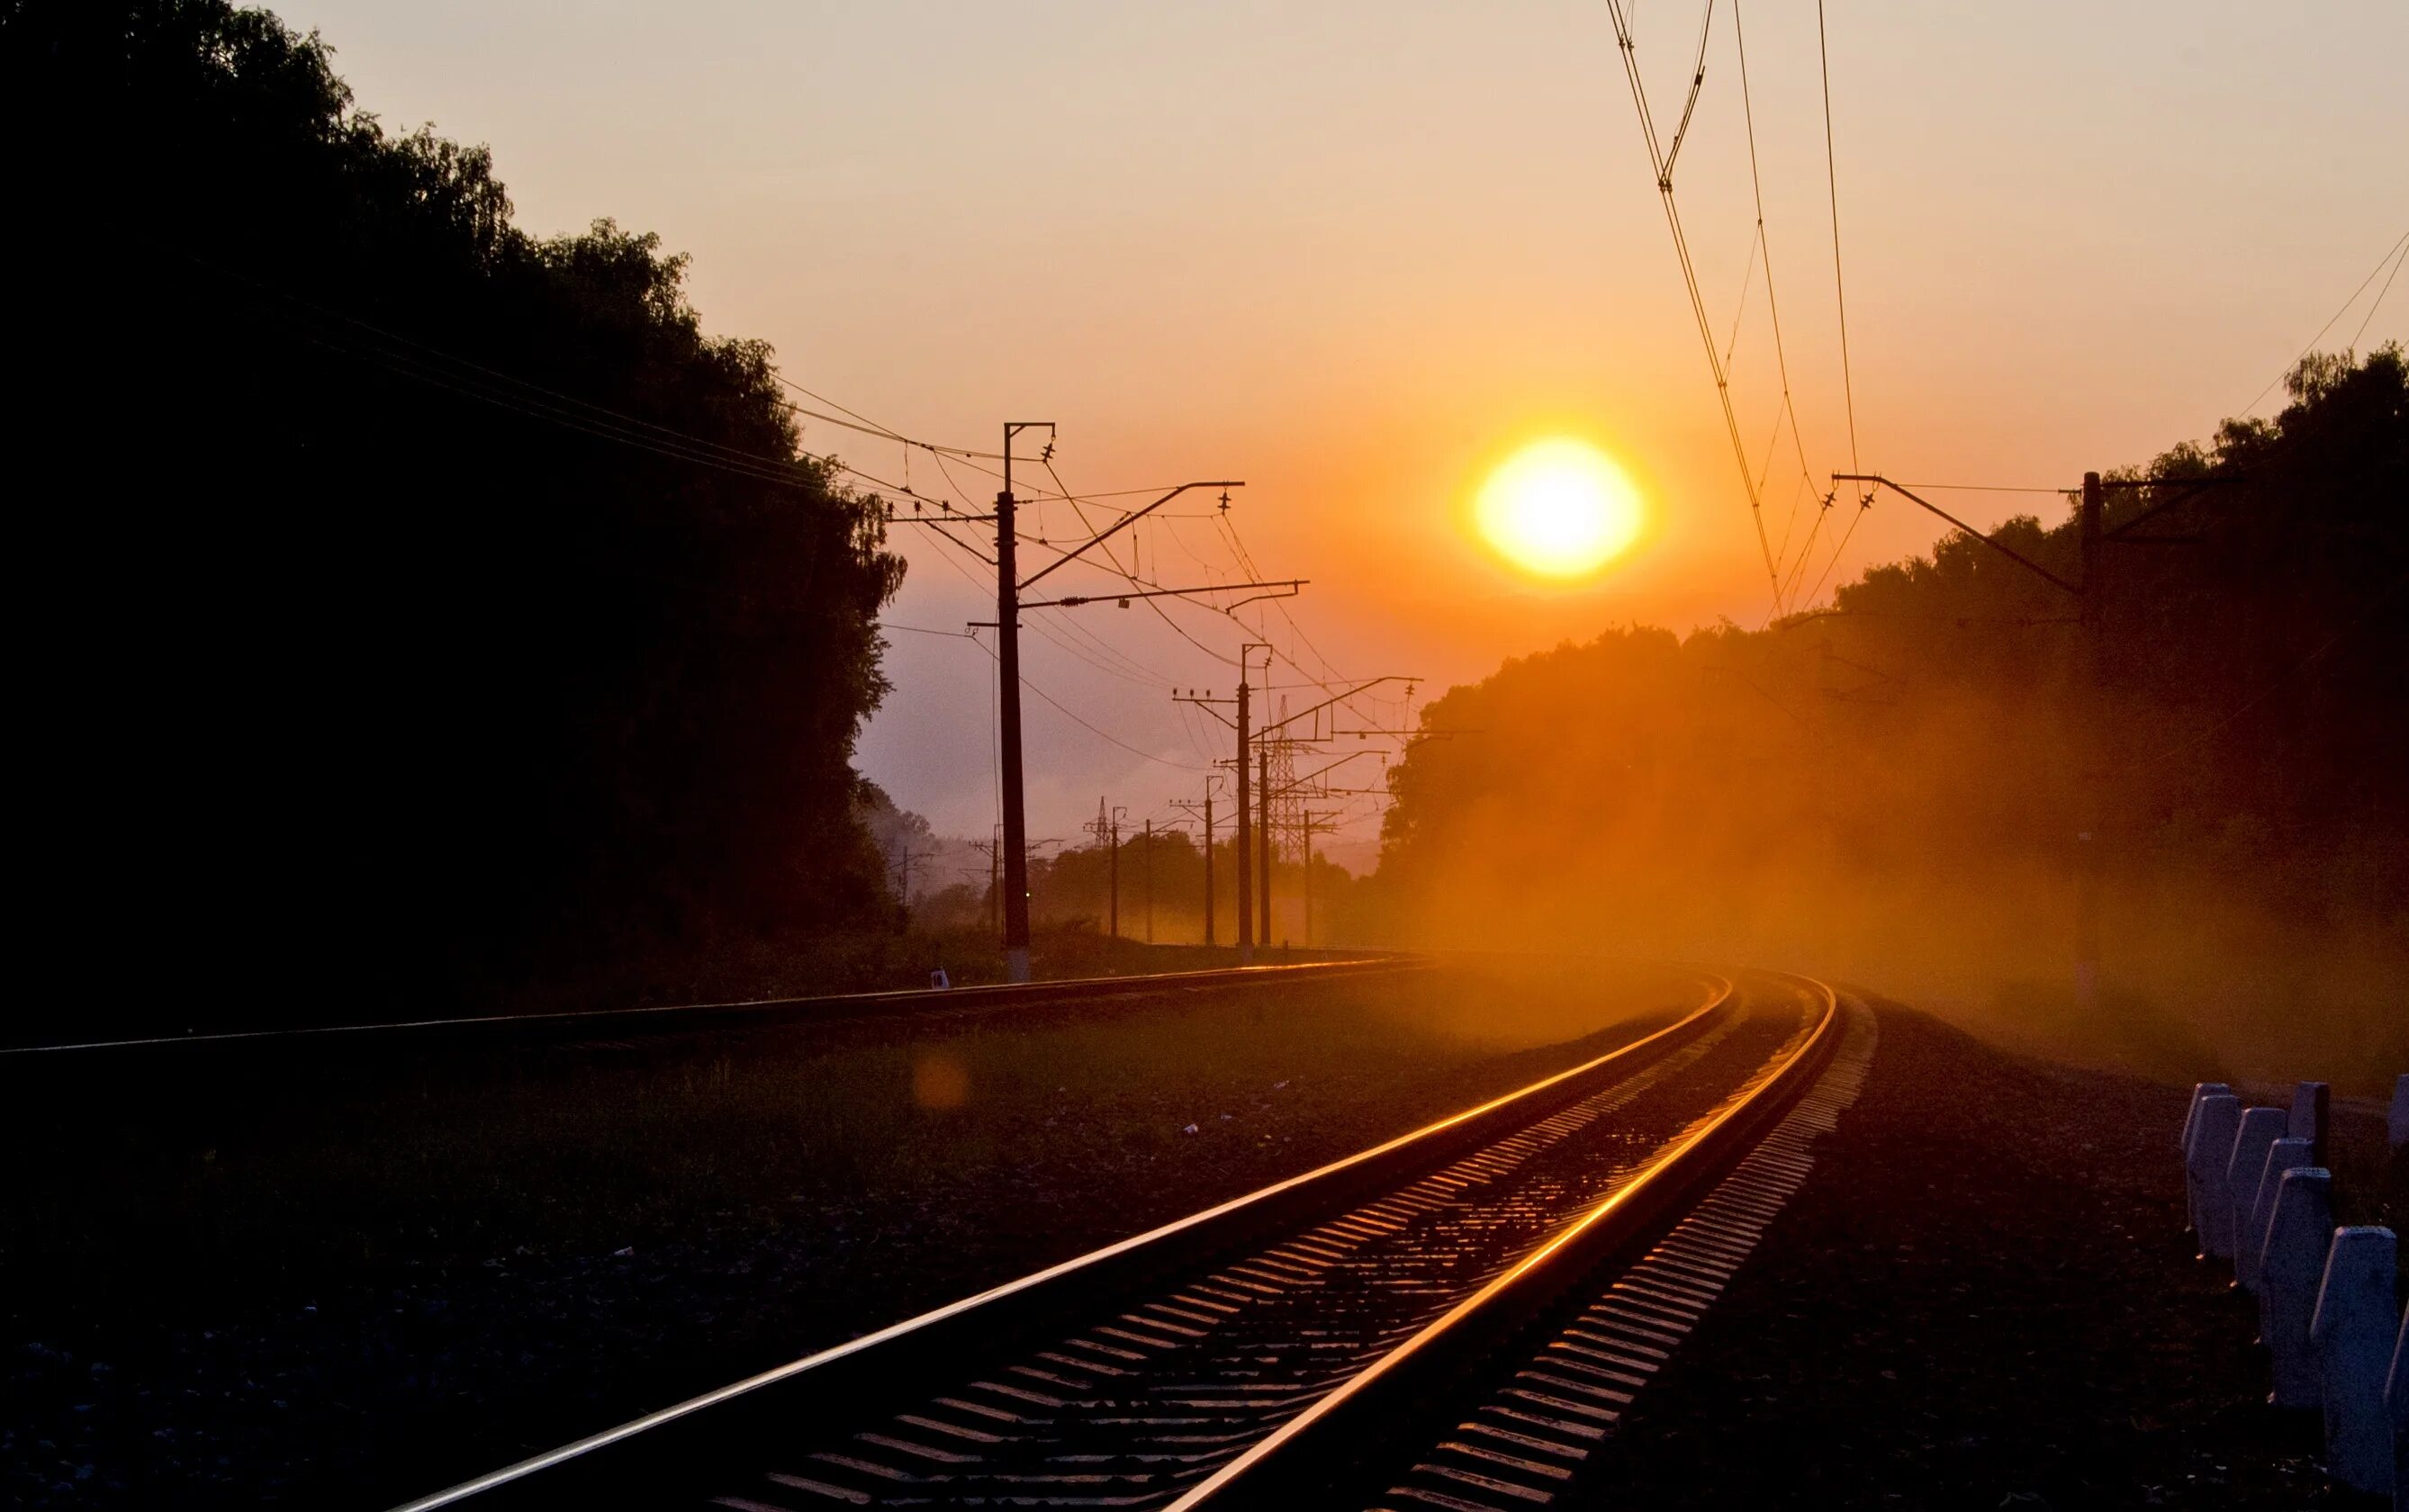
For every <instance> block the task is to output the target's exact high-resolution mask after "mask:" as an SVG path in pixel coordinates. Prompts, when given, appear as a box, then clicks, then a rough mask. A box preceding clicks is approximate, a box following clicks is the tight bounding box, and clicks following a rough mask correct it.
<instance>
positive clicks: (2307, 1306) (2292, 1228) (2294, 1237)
mask: <svg viewBox="0 0 2409 1512" xmlns="http://www.w3.org/2000/svg"><path fill="white" fill-rule="evenodd" d="M2332 1234H2333V1175H2332V1174H2331V1173H2330V1172H2329V1171H2327V1170H2326V1169H2325V1168H2324V1167H2323V1166H2315V1165H2309V1166H2301V1167H2300V1168H2299V1169H2297V1170H2292V1171H2286V1172H2285V1173H2284V1180H2283V1183H2282V1185H2280V1186H2278V1187H2277V1188H2275V1218H2274V1221H2273V1222H2272V1223H2270V1224H2269V1225H2268V1226H2267V1249H2266V1253H2265V1254H2264V1255H2262V1256H2260V1258H2259V1260H2258V1338H2259V1341H2260V1342H2261V1343H2263V1344H2265V1345H2266V1346H2267V1353H2268V1355H2269V1357H2270V1362H2271V1363H2272V1365H2273V1366H2274V1374H2275V1390H2272V1391H2271V1392H2269V1393H2268V1395H2267V1400H2268V1401H2269V1402H2271V1403H2272V1404H2275V1405H2276V1406H2279V1407H2314V1406H2315V1405H2316V1404H2317V1357H2316V1354H2315V1351H2314V1350H2313V1349H2311V1348H2310V1346H2309V1320H2310V1318H2312V1317H2314V1316H2315V1311H2316V1305H2317V1283H2318V1282H2319V1281H2320V1280H2322V1279H2324V1272H2325V1262H2326V1246H2327V1244H2328V1242H2329V1241H2330V1238H2331V1237H2332Z"/></svg>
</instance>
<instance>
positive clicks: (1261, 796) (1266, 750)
mask: <svg viewBox="0 0 2409 1512" xmlns="http://www.w3.org/2000/svg"><path fill="white" fill-rule="evenodd" d="M1264 649H1265V650H1269V649H1270V648H1269V647H1268V646H1266V647H1265V648H1264ZM1241 659H1243V658H1241ZM1264 665H1265V666H1266V668H1268V667H1269V665H1270V664H1269V662H1268V661H1266V662H1265V664H1264ZM1420 682H1421V679H1420V678H1419V677H1407V676H1404V675H1402V674H1399V673H1393V672H1392V673H1390V674H1389V675H1387V676H1385V677H1372V678H1366V679H1364V680H1363V682H1360V683H1358V684H1355V685H1354V686H1352V687H1349V688H1346V689H1343V690H1341V691H1340V692H1337V693H1334V694H1332V695H1331V696H1330V697H1329V698H1324V699H1322V700H1321V701H1320V703H1316V704H1309V705H1307V706H1306V707H1305V708H1303V709H1300V710H1298V711H1297V712H1296V713H1292V714H1282V715H1281V716H1280V717H1279V718H1278V719H1276V720H1274V721H1272V722H1271V723H1270V724H1268V725H1265V726H1263V727H1262V728H1261V729H1259V730H1257V731H1255V735H1254V741H1255V765H1256V769H1257V773H1256V774H1257V777H1258V778H1259V781H1258V783H1257V797H1256V806H1257V808H1258V810H1259V813H1258V814H1257V823H1258V828H1261V829H1262V852H1261V853H1260V863H1261V872H1262V886H1261V889H1260V890H1261V897H1262V903H1261V905H1260V907H1261V912H1262V939H1263V943H1265V944H1269V943H1271V938H1272V854H1271V853H1272V807H1271V806H1272V799H1274V798H1275V797H1277V796H1279V795H1278V793H1277V792H1276V791H1275V789H1274V787H1273V785H1272V779H1271V762H1272V756H1271V744H1272V742H1273V741H1274V739H1275V738H1276V737H1277V739H1278V740H1279V742H1280V743H1281V755H1282V757H1283V760H1285V758H1286V756H1288V754H1289V746H1290V742H1289V739H1288V737H1286V736H1278V735H1277V732H1278V731H1280V730H1283V729H1286V728H1287V727H1289V726H1291V725H1293V724H1295V723H1296V722H1297V721H1298V720H1300V719H1308V718H1311V717H1312V716H1314V715H1316V714H1318V713H1321V711H1323V710H1324V709H1329V708H1333V707H1334V706H1336V705H1338V704H1342V703H1345V702H1346V701H1347V700H1348V699H1349V698H1354V697H1356V696H1357V695H1359V694H1362V693H1364V692H1367V691H1369V690H1370V689H1372V688H1376V687H1378V686H1379V685H1380V684H1383V683H1403V684H1406V697H1407V698H1411V697H1412V696H1413V689H1414V686H1415V684H1418V683H1420ZM1242 691H1243V690H1242ZM1320 738H1321V737H1320V736H1318V735H1317V736H1312V737H1308V739H1310V740H1320ZM1246 757H1247V736H1246V731H1245V730H1244V729H1243V728H1241V730H1240V731H1239V735H1238V824H1239V826H1240V828H1239V834H1240V836H1241V840H1240V842H1239V849H1240V854H1241V856H1242V857H1243V856H1244V854H1245V841H1244V838H1243V837H1244V836H1245V833H1246V830H1245V825H1246V822H1247V759H1246ZM1246 874H1247V873H1246V864H1245V862H1244V861H1243V860H1241V861H1240V863H1239V870H1238V875H1239V878H1240V879H1241V882H1242V883H1243V880H1244V878H1245V877H1246ZM1246 910H1247V903H1246V896H1245V894H1244V893H1243V892H1242V893H1241V894H1240V895H1239V899H1238V916H1239V920H1240V925H1239V927H1240V928H1241V929H1244V928H1245V919H1246Z"/></svg>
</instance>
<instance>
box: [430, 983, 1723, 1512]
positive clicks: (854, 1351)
mask: <svg viewBox="0 0 2409 1512" xmlns="http://www.w3.org/2000/svg"><path fill="white" fill-rule="evenodd" d="M1704 985H1705V986H1707V987H1708V989H1709V991H1708V994H1707V998H1706V1001H1704V1002H1703V1003H1701V1004H1700V1005H1699V1006H1698V1007H1696V1008H1695V1009H1693V1010H1692V1011H1691V1012H1689V1013H1688V1014H1686V1015H1683V1016H1682V1017H1681V1018H1680V1019H1678V1020H1676V1021H1675V1022H1674V1023H1672V1024H1669V1025H1667V1026H1666V1027H1665V1028H1663V1029H1661V1030H1656V1031H1655V1032H1654V1033H1652V1034H1649V1035H1647V1036H1645V1037H1643V1038H1641V1039H1638V1040H1636V1041H1634V1042H1633V1043H1631V1044H1626V1045H1623V1046H1622V1047H1621V1048H1619V1049H1616V1050H1612V1051H1609V1052H1608V1053H1606V1054H1604V1055H1601V1056H1597V1057H1595V1058H1592V1059H1589V1060H1586V1061H1583V1062H1582V1063H1580V1065H1577V1066H1573V1067H1570V1068H1568V1069H1566V1070H1564V1071H1561V1072H1557V1073H1553V1074H1551V1075H1549V1076H1546V1077H1543V1078H1541V1079H1539V1080H1538V1081H1536V1082H1533V1083H1531V1084H1529V1085H1527V1086H1524V1087H1520V1088H1517V1089H1516V1090H1514V1091H1511V1092H1507V1093H1505V1094H1503V1095H1502V1096H1499V1097H1496V1098H1493V1099H1491V1100H1490V1101H1488V1102H1483V1103H1480V1104H1479V1105H1478V1106H1476V1107H1472V1108H1468V1109H1465V1110H1464V1111H1463V1112H1461V1113H1457V1114H1453V1115H1450V1116H1448V1117H1445V1118H1441V1119H1438V1120H1437V1121H1435V1122H1434V1123H1431V1124H1427V1125H1425V1126H1423V1127H1422V1128H1421V1129H1417V1130H1413V1131H1411V1132H1410V1133H1406V1134H1401V1135H1399V1136H1397V1137H1396V1138H1394V1139H1392V1140H1389V1141H1387V1142H1385V1143H1383V1144H1380V1145H1375V1146H1373V1147H1372V1148H1370V1149H1367V1150H1363V1151H1360V1152H1358V1153H1356V1154H1353V1155H1349V1156H1346V1157H1344V1158H1342V1159H1337V1160H1334V1161H1331V1162H1329V1163H1328V1164H1325V1165H1322V1166H1320V1167H1317V1168H1315V1169H1314V1170H1311V1171H1308V1172H1305V1173H1304V1174H1300V1175H1295V1176H1291V1177H1288V1178H1287V1179H1285V1180H1282V1181H1278V1182H1275V1183H1273V1184H1272V1185H1270V1186H1268V1187H1263V1188H1259V1189H1257V1190H1255V1191H1252V1192H1248V1193H1247V1194H1246V1195H1244V1196H1240V1197H1235V1198H1233V1199H1231V1200H1229V1201H1228V1202H1222V1203H1219V1204H1218V1205H1216V1206H1214V1207H1210V1208H1207V1209H1205V1210H1204V1211H1202V1212H1199V1213H1194V1214H1191V1215H1190V1216H1188V1217H1183V1218H1178V1219H1176V1220H1174V1221H1172V1222H1170V1223H1166V1224H1163V1225H1161V1227H1159V1228H1155V1229H1151V1230H1148V1231H1146V1232H1143V1233H1139V1234H1135V1235H1132V1237H1130V1238H1127V1239H1123V1240H1120V1241H1118V1242H1117V1243H1115V1244H1112V1245H1107V1246H1104V1247H1103V1248H1100V1249H1096V1250H1091V1251H1089V1253H1087V1254H1084V1255H1080V1256H1078V1257H1076V1258H1075V1259H1072V1260H1064V1261H1061V1262H1060V1263H1059V1264H1056V1265H1052V1266H1049V1267H1047V1268H1046V1269H1044V1270H1042V1271H1038V1272H1035V1273H1033V1274H1029V1275H1024V1276H1021V1277H1019V1278H1017V1279H1016V1280H1012V1281H1008V1282H1005V1283H1003V1284H1002V1285H1000V1286H997V1287H993V1288H990V1289H988V1290H986V1291H982V1292H979V1293H977V1294H975V1295H974V1296H970V1297H965V1298H963V1299H961V1300H959V1301H958V1302H954V1303H948V1304H946V1305H945V1306H943V1307H939V1308H935V1309H933V1310H931V1311H930V1312H926V1313H922V1314H920V1315H919V1316H917V1317H916V1318H906V1319H904V1320H902V1322H898V1323H894V1324H891V1325H889V1326H887V1327H886V1328H883V1329H879V1330H877V1331H876V1332H871V1333H866V1334H864V1335H862V1336H861V1337H859V1338H857V1339H854V1340H851V1341H849V1342H847V1343H845V1344H842V1345H838V1346H833V1347H831V1348H828V1349H823V1350H821V1351H819V1352H817V1353H815V1354H812V1355H809V1356H806V1357H804V1358H802V1359H801V1360H797V1361H790V1362H789V1363H787V1364H785V1365H780V1366H777V1367H774V1368H773V1369H771V1370H767V1371H764V1372H762V1373H760V1374H758V1375H752V1376H748V1377H746V1378H745V1379H743V1380H741V1381H737V1382H734V1383H732V1384H730V1385H728V1386H724V1387H721V1388H719V1389H717V1390H712V1391H707V1392H704V1393H703V1394H701V1395H700V1396H696V1397H692V1398H689V1399H688V1400H686V1401H684V1402H680V1403H678V1404H674V1405H671V1406H669V1407H664V1408H662V1409H660V1410H659V1411H656V1412H652V1413H647V1414H645V1415H644V1416H642V1417H640V1418H633V1419H631V1420H629V1421H627V1422H624V1423H621V1424H619V1425H617V1426H616V1427H613V1428H609V1429H605V1430H603V1431H602V1432H600V1433H593V1434H590V1435H588V1436H586V1437H584V1438H582V1439H578V1440H576V1441H575V1442H573V1443H570V1444H566V1445H563V1446H561V1447H558V1448H555V1449H551V1450H548V1451H546V1452H544V1453H541V1454H538V1455H534V1456H532V1457H530V1458H528V1459H526V1460H522V1461H520V1462H517V1463H515V1464H512V1465H508V1466H505V1467H503V1468H502V1469H499V1470H496V1471H492V1472H490V1473H488V1474H485V1475H482V1476H475V1477H473V1478H471V1479H469V1480H467V1481H463V1482H461V1483H460V1484H458V1485H455V1486H452V1487H449V1488H447V1489H445V1490H440V1491H436V1492H433V1493H432V1494H430V1495H426V1496H423V1497H420V1498H418V1499H416V1500H414V1501H411V1502H406V1503H403V1504H401V1505H399V1506H397V1507H396V1508H394V1509H393V1512H436V1509H438V1508H444V1507H452V1506H457V1505H461V1504H463V1503H467V1502H469V1501H471V1500H472V1499H474V1500H476V1503H477V1505H478V1506H479V1507H481V1508H483V1507H488V1506H491V1507H498V1508H501V1507H550V1506H555V1505H617V1504H618V1503H619V1502H621V1501H625V1500H627V1499H628V1493H629V1492H630V1490H632V1489H633V1488H634V1487H636V1486H640V1485H643V1484H644V1483H645V1482H646V1480H647V1479H648V1477H651V1476H657V1475H658V1474H659V1473H660V1461H661V1460H662V1459H664V1458H666V1457H668V1456H672V1455H674V1456H676V1457H677V1460H678V1462H679V1463H681V1464H682V1463H684V1462H685V1461H687V1460H689V1459H692V1458H698V1457H700V1456H702V1455H704V1454H705V1453H707V1452H709V1451H711V1450H712V1449H714V1448H725V1447H727V1445H728V1443H729V1442H730V1441H731V1439H741V1438H742V1437H743V1434H742V1433H740V1432H739V1430H740V1429H741V1428H742V1427H743V1426H746V1425H747V1424H757V1422H758V1420H759V1419H760V1418H763V1417H764V1416H766V1415H769V1414H770V1413H772V1412H773V1411H774V1412H775V1414H776V1417H775V1421H777V1422H778V1423H781V1424H785V1425H787V1427H788V1430H789V1431H791V1425H792V1424H793V1423H795V1422H797V1421H808V1420H811V1418H812V1417H813V1415H814V1413H815V1409H820V1410H842V1411H844V1413H845V1414H846V1415H847V1416H853V1415H858V1414H860V1413H862V1412H863V1411H864V1410H865V1404H866V1403H869V1402H873V1401H876V1400H879V1399H887V1398H892V1399H897V1400H908V1399H909V1398H910V1397H911V1396H912V1394H913V1393H915V1392H916V1391H917V1390H920V1389H922V1388H923V1387H925V1384H926V1376H927V1375H928V1373H929V1372H930V1370H931V1369H933V1368H938V1367H940V1366H943V1367H946V1368H953V1367H957V1366H958V1364H959V1360H960V1358H961V1357H962V1356H963V1355H964V1354H966V1353H970V1352H973V1351H975V1353H976V1354H978V1355H983V1356H984V1355H992V1354H994V1353H996V1352H998V1351H999V1350H1000V1349H1004V1348H1008V1347H1010V1346H1011V1344H1012V1343H1013V1342H1014V1341H1015V1340H1016V1339H1017V1338H1020V1337H1024V1336H1027V1337H1034V1336H1038V1335H1040V1334H1043V1333H1046V1332H1049V1331H1051V1330H1054V1329H1057V1328H1059V1327H1060V1321H1061V1319H1062V1318H1063V1317H1064V1316H1065V1314H1066V1313H1072V1312H1078V1311H1082V1310H1088V1309H1092V1308H1094V1307H1096V1306H1098V1305H1100V1303H1101V1302H1102V1300H1103V1299H1107V1298H1111V1297H1116V1296H1124V1295H1130V1294H1133V1293H1134V1292H1136V1291H1138V1290H1139V1289H1142V1288H1144V1287H1145V1286H1146V1285H1147V1284H1148V1283H1149V1282H1151V1281H1152V1280H1153V1279H1155V1278H1156V1277H1157V1276H1159V1275H1160V1274H1161V1273H1162V1272H1164V1271H1166V1270H1169V1269H1173V1268H1193V1267H1194V1266H1195V1265H1196V1264H1197V1263H1199V1262H1200V1260H1204V1259H1205V1258H1208V1257H1210V1256H1213V1255H1217V1254H1226V1253H1229V1252H1231V1251H1233V1250H1235V1249H1238V1248H1241V1247H1243V1246H1246V1245H1248V1244H1249V1243H1253V1242H1257V1241H1258V1240H1259V1239H1260V1238H1261V1236H1262V1234H1263V1233H1265V1232H1268V1231H1278V1230H1281V1229H1283V1228H1291V1227H1294V1226H1296V1225H1298V1224H1299V1223H1301V1222H1304V1221H1305V1220H1306V1219H1307V1218H1308V1217H1317V1216H1320V1215H1325V1214H1327V1213H1329V1212H1334V1211H1338V1210H1341V1209H1343V1208H1344V1207H1346V1206H1347V1205H1348V1204H1349V1202H1354V1201H1357V1200H1359V1198H1360V1195H1361V1194H1362V1193H1363V1192H1364V1191H1367V1190H1373V1189H1378V1188H1384V1187H1386V1186H1391V1185H1393V1184H1395V1183H1396V1182H1398V1181H1399V1180H1401V1179H1403V1178H1404V1176H1405V1175H1406V1174H1410V1173H1414V1172H1420V1171H1422V1170H1426V1169H1435V1167H1437V1166H1438V1165H1440V1164H1443V1163H1444V1162H1445V1161H1446V1160H1447V1159H1450V1158H1451V1156H1452V1155H1453V1154H1454V1153H1455V1152H1457V1151H1459V1150H1462V1149H1464V1148H1468V1147H1474V1146H1478V1145H1482V1144H1484V1143H1486V1142H1487V1141H1489V1140H1492V1139H1494V1138H1495V1137H1497V1136H1498V1135H1499V1134H1500V1133H1501V1132H1504V1131H1507V1130H1511V1129H1519V1128H1522V1127H1525V1126H1527V1125H1528V1124H1529V1123H1531V1122H1533V1121H1535V1120H1536V1119H1538V1118H1542V1117H1545V1116H1548V1115H1549V1114H1550V1113H1551V1112H1552V1111H1553V1110H1555V1109H1556V1108H1558V1107H1561V1106H1564V1105H1567V1104H1569V1103H1571V1102H1575V1101H1577V1100H1578V1099H1579V1098H1580V1096H1581V1095H1583V1093H1584V1091H1585V1090H1587V1089H1590V1088H1591V1087H1593V1086H1594V1084H1597V1083H1600V1082H1601V1081H1610V1080H1612V1079H1617V1078H1621V1077H1623V1076H1625V1075H1628V1074H1631V1073H1637V1072H1640V1071H1643V1070H1645V1069H1646V1068H1648V1067H1649V1066H1651V1065H1652V1064H1654V1063H1655V1062H1657V1061H1659V1060H1662V1059H1665V1058H1667V1057H1669V1056H1671V1055H1673V1054H1674V1053H1675V1052H1677V1051H1678V1050H1680V1049H1681V1047H1683V1046H1684V1045H1686V1044H1689V1043H1691V1042H1692V1041H1694V1040H1696V1039H1699V1038H1700V1037H1702V1036H1703V1035H1705V1034H1706V1032H1707V1031H1708V1030H1709V1028H1710V1027H1711V1025H1712V1023H1713V1021H1714V1020H1716V1019H1717V1018H1718V1017H1719V1016H1721V1015H1724V1014H1725V1012H1726V1010H1728V1009H1729V1008H1730V1006H1731V1004H1732V1001H1733V998H1734V991H1733V986H1732V984H1731V983H1730V982H1729V981H1728V980H1726V979H1724V978H1722V977H1718V976H1707V977H1705V979H1704ZM714 1409H717V1410H715V1411H714ZM731 1409H735V1410H743V1411H744V1412H745V1417H746V1424H738V1423H733V1422H731V1421H730V1420H729V1418H728V1413H729V1411H730V1410H731ZM759 1431H760V1430H759V1429H758V1428H756V1432H759ZM680 1433H685V1434H686V1435H688V1436H687V1438H686V1440H685V1442H670V1440H671V1439H672V1438H673V1437H674V1436H675V1435H678V1434H680ZM647 1453H649V1454H650V1455H651V1456H652V1459H651V1460H649V1461H646V1460H645V1459H644V1456H645V1455H646V1454H647ZM596 1496H599V1497H601V1498H602V1500H601V1501H599V1502H596V1501H593V1500H591V1498H594V1497H596Z"/></svg>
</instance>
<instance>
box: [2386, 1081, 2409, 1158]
mask: <svg viewBox="0 0 2409 1512" xmlns="http://www.w3.org/2000/svg"><path fill="white" fill-rule="evenodd" d="M2384 1132H2385V1135H2386V1136H2387V1138H2389V1139H2390V1140H2391V1141H2392V1147H2393V1148H2394V1149H2396V1150H2397V1149H2399V1148H2400V1147H2401V1146H2402V1145H2409V1076H2396V1077H2394V1078H2393V1079H2392V1113H2391V1115H2390V1116H2388V1117H2387V1118H2386V1119H2385V1120H2384Z"/></svg>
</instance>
